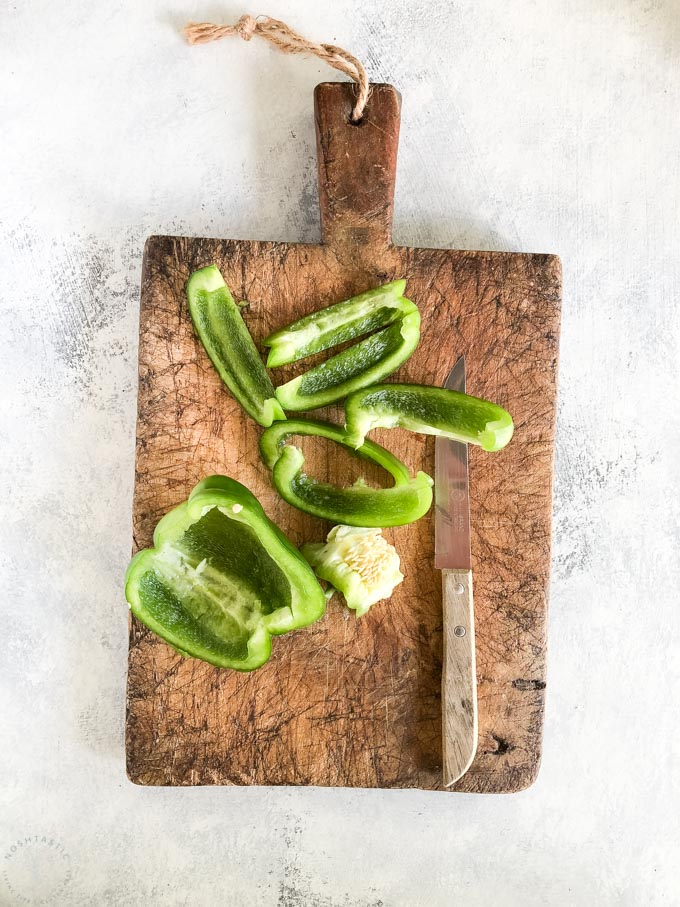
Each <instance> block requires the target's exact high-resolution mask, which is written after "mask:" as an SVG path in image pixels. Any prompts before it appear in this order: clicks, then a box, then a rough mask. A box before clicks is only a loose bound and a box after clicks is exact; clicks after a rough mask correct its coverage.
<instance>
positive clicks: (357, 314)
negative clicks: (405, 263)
mask: <svg viewBox="0 0 680 907" xmlns="http://www.w3.org/2000/svg"><path fill="white" fill-rule="evenodd" d="M405 287H406V281H405V280H393V281H392V283H386V284H383V286H381V287H375V289H373V290H367V292H365V293H361V294H360V295H359V296H353V297H352V299H347V300H346V301H345V302H337V303H335V305H330V306H327V307H326V308H325V309H319V310H318V311H316V312H312V313H311V314H310V315H305V317H304V318H300V319H299V321H294V322H293V324H289V325H288V326H287V327H285V328H281V329H280V330H278V331H274V333H273V334H270V335H269V337H267V339H266V340H265V341H264V346H269V347H271V350H270V352H269V358H268V359H267V365H268V367H269V368H276V366H278V365H287V364H288V363H290V362H297V361H298V359H304V358H305V357H306V356H311V355H312V354H313V353H320V352H321V351H322V350H327V349H328V348H329V347H332V346H337V345H338V344H340V343H346V342H347V341H348V340H355V339H356V338H357V337H361V335H362V334H369V333H371V332H372V331H376V330H378V328H382V327H385V326H386V325H388V324H391V323H392V322H393V321H396V320H397V319H398V318H400V317H401V316H402V315H403V314H405V313H406V310H407V309H410V303H409V302H408V300H405V299H403V298H402V295H403V292H404V289H405Z"/></svg>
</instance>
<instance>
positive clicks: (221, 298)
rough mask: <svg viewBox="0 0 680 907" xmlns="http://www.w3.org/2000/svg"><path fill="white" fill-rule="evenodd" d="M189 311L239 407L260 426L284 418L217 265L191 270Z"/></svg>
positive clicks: (188, 290)
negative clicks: (192, 271)
mask: <svg viewBox="0 0 680 907" xmlns="http://www.w3.org/2000/svg"><path fill="white" fill-rule="evenodd" d="M187 298H188V300H189V311H190V313H191V318H192V320H193V322H194V327H195V328H196V332H197V334H198V336H199V337H200V338H201V341H202V343H203V346H204V347H205V349H206V352H207V353H208V356H210V359H211V361H212V363H213V365H214V366H215V368H216V369H217V371H218V372H219V375H220V378H221V379H222V380H223V381H224V383H225V384H226V385H227V387H228V388H229V390H230V391H231V392H232V394H233V395H234V397H235V398H236V399H237V400H238V402H239V403H240V404H241V406H242V407H243V408H244V409H245V411H246V412H247V413H249V414H250V415H251V416H252V417H253V419H255V421H256V422H259V424H260V425H264V426H265V427H266V426H267V425H271V424H272V422H273V421H275V420H276V419H285V418H286V415H285V413H284V412H283V410H282V409H281V405H280V404H279V403H278V401H277V399H276V397H275V395H274V386H273V384H272V383H271V380H270V379H269V375H268V374H267V372H266V370H265V367H264V365H263V363H262V360H261V359H260V354H259V353H258V351H257V347H256V346H255V343H254V342H253V338H252V337H251V336H250V332H249V331H248V328H247V327H246V324H245V322H244V320H243V318H242V316H241V312H240V311H239V307H238V306H237V305H236V303H235V302H234V300H233V297H232V295H231V292H230V290H229V287H228V286H227V285H226V283H225V282H224V278H223V277H222V275H221V274H220V271H219V269H218V268H217V266H216V265H210V267H207V268H201V270H200V271H194V273H193V274H192V275H191V277H190V278H189V282H188V283H187Z"/></svg>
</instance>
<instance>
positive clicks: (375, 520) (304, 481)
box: [260, 419, 432, 528]
mask: <svg viewBox="0 0 680 907" xmlns="http://www.w3.org/2000/svg"><path fill="white" fill-rule="evenodd" d="M293 435H312V436H317V437H322V438H328V439H329V440H331V441H335V442H336V443H338V444H342V445H343V446H345V447H348V448H350V449H351V444H350V442H349V439H348V437H347V435H346V433H345V432H344V431H343V430H342V428H340V426H339V425H332V424H331V423H329V422H313V421H311V420H308V419H289V420H288V421H287V422H277V423H275V424H274V425H272V426H271V427H270V428H267V429H266V430H265V431H264V433H263V434H262V437H261V439H260V452H261V454H262V459H263V460H264V462H265V463H266V464H267V466H268V467H269V468H270V469H271V470H272V481H273V483H274V487H275V488H276V490H277V491H278V493H279V494H280V495H281V497H282V498H283V499H284V500H285V501H287V502H288V503H289V504H292V505H293V507H297V508H298V509H299V510H303V511H304V512H305V513H310V514H312V515H313V516H317V517H321V518H322V519H325V520H330V521H331V522H333V523H343V524H344V525H346V526H364V527H367V528H371V527H382V526H403V525H405V524H407V523H412V522H414V521H415V520H418V519H420V517H422V516H423V515H424V514H426V513H427V511H428V510H429V509H430V505H431V504H432V479H431V478H430V476H428V475H427V474H426V473H424V472H419V473H418V474H417V476H416V477H415V478H413V479H412V478H411V476H410V473H409V471H408V469H407V468H406V466H405V465H404V464H403V463H402V462H401V460H398V459H397V458H396V457H395V456H394V455H393V454H391V453H390V452H389V451H388V450H385V448H384V447H381V446H380V445H379V444H375V443H374V442H372V441H366V442H365V443H364V444H363V445H362V446H361V447H360V448H359V450H357V454H358V455H359V456H360V457H363V458H364V459H368V460H372V461H373V462H374V463H378V465H380V466H382V467H383V469H386V470H387V472H389V473H390V475H391V476H392V478H393V479H394V485H393V486H392V487H391V488H371V487H370V486H368V485H365V484H360V483H359V484H355V485H352V486H350V487H344V488H343V487H338V486H336V485H330V484H328V483H327V482H319V481H317V480H316V479H312V478H310V477H309V476H307V475H305V474H304V472H303V466H304V456H303V454H302V451H301V450H300V449H299V448H298V447H295V446H293V445H291V444H288V441H289V439H290V437H291V436H293Z"/></svg>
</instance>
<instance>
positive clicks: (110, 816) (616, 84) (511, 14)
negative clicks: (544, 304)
mask: <svg viewBox="0 0 680 907" xmlns="http://www.w3.org/2000/svg"><path fill="white" fill-rule="evenodd" d="M246 10H247V8H243V7H239V6H234V5H233V4H231V3H226V4H224V5H222V4H220V3H216V2H214V0H204V2H193V0H184V2H179V0H153V2H134V0H113V2H111V0H107V2H104V0H96V2H93V0H73V2H70V3H68V4H65V3H62V4H58V3H54V2H47V0H31V2H25V3H19V2H11V0H0V117H1V123H0V193H1V194H0V299H1V304H2V322H1V330H0V335H1V337H2V352H1V354H0V382H1V391H0V392H1V394H2V397H1V399H2V423H1V428H0V432H1V434H0V442H1V448H0V454H1V457H2V470H1V471H0V476H1V481H2V497H1V505H0V506H1V507H2V517H1V519H0V533H1V535H0V545H1V550H2V557H1V558H0V571H1V572H2V588H3V595H2V615H3V616H2V656H1V658H0V673H1V677H2V687H1V689H0V696H1V709H2V722H1V725H0V726H1V742H0V753H1V764H0V771H1V773H2V774H1V777H2V783H1V784H0V903H2V904H3V905H4V904H23V903H50V904H62V903H63V904H115V905H119V904H120V905H127V904H130V905H137V904H140V905H141V904H144V905H147V904H168V905H175V904H177V905H180V904H191V905H194V904H200V905H203V904H205V905H215V904H227V905H248V907H250V905H254V907H259V905H283V907H287V905H292V907H298V905H305V907H306V905H310V907H354V905H357V907H378V905H382V907H392V905H424V907H425V905H427V907H430V905H434V907H439V905H441V907H444V905H450V904H462V905H484V907H486V905H488V904H490V903H500V904H503V905H522V907H527V905H539V904H540V905H544V904H549V905H572V904H577V905H594V904H597V905H600V904H606V905H608V904H624V905H645V907H646V905H650V904H664V905H666V904H678V903H680V887H679V885H680V883H679V882H678V880H677V872H678V870H677V866H676V868H675V869H674V868H673V867H674V863H675V861H676V860H677V858H678V854H679V844H680V819H679V816H680V803H679V797H678V794H679V790H678V787H679V774H680V768H679V762H680V760H679V756H680V743H679V740H680V735H679V734H678V730H677V728H678V707H679V694H680V684H679V676H680V675H679V667H678V665H679V663H680V644H679V642H678V640H679V638H680V637H679V634H680V616H679V609H678V604H679V599H680V570H679V564H678V546H679V543H680V526H679V519H678V517H679V512H680V511H679V507H678V500H677V497H678V493H679V491H680V487H679V482H678V447H679V445H680V420H679V418H678V406H679V401H678V359H679V340H680V337H679V334H680V319H679V317H678V302H679V300H678V290H679V278H680V252H679V249H680V204H679V199H680V183H679V179H680V176H679V175H680V129H679V127H678V122H679V119H678V118H679V111H680V78H679V74H678V67H679V64H680V8H679V7H678V4H677V2H675V0H665V2H664V0H513V2H511V3H501V2H499V0H457V2H455V3H448V2H444V0H437V2H427V3H426V2H409V0H391V2H389V3H377V2H370V0H363V2H358V0H340V2H335V3H333V4H328V5H326V4H323V3H317V2H312V0H294V2H289V3H283V2H278V0H268V6H266V7H265V8H262V9H260V8H257V9H252V10H251V11H252V12H255V13H258V12H266V13H269V14H271V15H275V16H280V17H282V18H285V19H287V20H288V21H289V23H290V24H291V25H293V26H294V27H297V28H299V29H300V30H301V31H303V32H304V33H306V34H308V35H309V36H310V37H313V38H317V39H319V40H325V41H329V42H334V43H338V44H340V45H343V46H345V47H347V48H348V49H351V50H352V51H354V52H355V53H356V54H357V55H358V56H359V57H361V58H362V59H363V60H364V61H365V62H366V64H367V67H368V69H369V72H370V75H371V77H372V78H373V79H374V80H384V81H390V82H392V83H394V84H395V85H397V87H399V88H400V89H401V91H402V93H403V98H404V105H403V119H402V139H401V151H400V157H399V176H398V187H397V199H396V218H395V239H396V241H398V242H399V243H403V244H411V245H428V244H430V245H445V246H455V247H458V248H465V249H501V250H505V249H508V250H525V251H541V252H556V253H559V254H560V255H561V256H562V259H563V263H564V274H565V284H564V316H563V334H562V349H561V366H560V381H561V385H560V405H559V426H558V430H559V434H558V445H557V459H556V488H555V545H554V561H553V580H552V601H551V617H550V659H549V665H550V671H549V683H548V691H549V696H548V711H547V722H546V729H545V755H544V761H543V767H542V771H541V774H540V777H539V780H538V782H537V783H536V785H535V786H534V787H533V788H532V789H530V790H529V791H527V792H525V793H521V794H518V795H514V796H505V797H503V796H488V797H479V796H473V795H468V796H463V795H455V796H444V795H441V794H437V793H421V792H417V791H406V792H398V791H394V792H384V791H347V790H324V789H273V790H272V789H195V790H191V789H187V790H168V789H143V788H139V787H134V786H133V785H131V784H130V783H129V782H128V781H127V780H126V777H125V770H124V763H123V712H124V688H125V669H126V624H127V613H126V609H125V605H124V600H123V595H122V576H123V572H124V569H125V566H126V562H127V559H128V554H129V551H130V532H131V522H130V504H131V495H132V480H133V448H134V428H135V425H134V421H135V394H136V354H137V314H138V284H139V277H140V265H141V252H142V244H143V241H144V238H145V237H146V236H147V235H148V234H150V233H155V232H159V233H185V234H189V235H191V234H195V235H201V234H203V235H210V236H224V237H234V238H253V239H282V240H308V241H314V240H316V239H317V238H318V224H317V213H316V183H315V159H314V140H313V122H312V89H313V87H314V85H315V84H316V83H317V82H319V81H322V80H325V79H328V78H334V76H333V75H332V73H330V72H329V71H328V70H326V69H325V68H324V67H323V66H321V65H320V64H317V63H316V62H314V61H307V60H303V59H301V58H297V59H293V58H290V57H283V56H280V55H278V54H277V53H276V52H275V51H273V50H269V49H268V48H266V47H265V46H264V45H263V44H262V43H261V42H259V41H253V42H252V43H251V44H245V43H243V42H241V41H239V40H237V39H232V40H231V41H230V42H228V43H226V42H223V43H222V44H219V45H212V46H209V47H197V48H193V49H190V48H188V47H187V46H186V45H185V44H184V43H183V42H182V40H181V39H180V37H179V36H178V29H179V27H180V26H181V25H182V24H183V23H184V22H185V21H186V20H187V19H199V20H200V19H210V18H212V19H215V18H217V20H218V21H219V20H225V19H226V20H227V21H230V20H232V19H235V18H236V17H237V16H238V15H239V14H241V13H242V12H245V11H246Z"/></svg>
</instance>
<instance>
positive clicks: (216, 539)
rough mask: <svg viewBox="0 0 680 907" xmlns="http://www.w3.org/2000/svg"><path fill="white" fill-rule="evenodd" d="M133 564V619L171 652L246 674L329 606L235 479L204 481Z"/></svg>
mask: <svg viewBox="0 0 680 907" xmlns="http://www.w3.org/2000/svg"><path fill="white" fill-rule="evenodd" d="M153 542H154V547H153V548H147V549H145V550H143V551H140V552H139V553H138V554H136V555H135V556H134V558H133V559H132V561H131V563H130V566H129V567H128V570H127V574H126V578H125V595H126V598H127V601H128V603H129V605H130V608H131V610H132V612H133V614H134V615H135V616H136V617H138V618H139V620H141V621H142V623H144V624H145V625H146V626H147V627H149V629H151V630H153V631H154V633H156V634H157V635H158V636H160V637H161V638H162V639H164V640H165V641H166V642H167V643H169V644H170V645H171V646H173V647H174V648H175V649H177V650H178V651H179V652H180V653H181V654H182V655H189V656H193V657H194V658H199V659H201V660H202V661H206V662H208V663H210V664H212V665H216V666H217V667H221V668H233V669H235V670H238V671H252V670H254V669H255V668H259V667H260V666H261V665H263V664H264V663H265V662H266V661H267V659H268V658H269V656H270V654H271V637H272V636H276V635H278V634H281V633H286V632H288V631H289V630H295V629H298V628H299V627H305V626H307V625H308V624H311V623H313V622H314V621H315V620H317V619H318V618H319V617H321V615H322V614H323V613H324V610H325V605H326V599H325V595H324V592H323V589H322V588H321V586H320V585H319V583H318V581H317V579H316V577H315V576H314V573H313V571H312V569H311V567H310V566H309V565H308V564H307V562H306V561H305V559H304V558H303V557H302V555H301V554H300V553H299V551H297V549H296V548H294V547H293V546H292V545H291V543H290V542H289V541H288V539H287V538H286V537H285V535H283V533H282V532H281V531H280V530H279V528H278V527H277V526H276V525H275V524H274V523H272V522H271V521H270V520H269V519H268V518H267V516H266V514H265V512H264V510H263V509H262V506H261V505H260V503H259V501H258V500H257V498H256V497H255V496H254V495H253V494H252V493H251V492H250V491H249V490H248V489H247V488H246V487H245V486H244V485H241V484H240V482H237V481H235V480H234V479H230V478H228V477H227V476H211V477H210V478H207V479H204V480H203V481H202V482H199V484H198V485H196V487H195V488H194V489H193V491H192V492H191V494H190V496H189V499H188V501H186V502H184V503H183V504H181V505H180V506H179V507H176V508H175V509H174V510H171V511H170V512H169V513H168V514H166V515H165V516H164V517H163V519H162V520H161V521H160V522H159V523H158V525H157V526H156V530H155V532H154V536H153Z"/></svg>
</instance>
